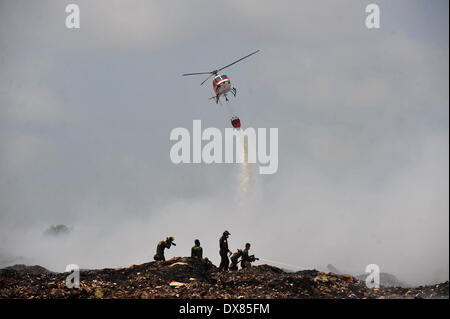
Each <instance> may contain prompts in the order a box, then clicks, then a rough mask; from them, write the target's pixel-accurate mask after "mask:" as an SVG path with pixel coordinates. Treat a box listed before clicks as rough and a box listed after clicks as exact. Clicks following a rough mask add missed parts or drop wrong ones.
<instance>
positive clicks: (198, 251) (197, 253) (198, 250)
mask: <svg viewBox="0 0 450 319" xmlns="http://www.w3.org/2000/svg"><path fill="white" fill-rule="evenodd" d="M194 244H195V246H194V247H192V249H191V258H199V259H202V258H203V248H202V246H200V240H198V239H196V240H195V241H194Z"/></svg>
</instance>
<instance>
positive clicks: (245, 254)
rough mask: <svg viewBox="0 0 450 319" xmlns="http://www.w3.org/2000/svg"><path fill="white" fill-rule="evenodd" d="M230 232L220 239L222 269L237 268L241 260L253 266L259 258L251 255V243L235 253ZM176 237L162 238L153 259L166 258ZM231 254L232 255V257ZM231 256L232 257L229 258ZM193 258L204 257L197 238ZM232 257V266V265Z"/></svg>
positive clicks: (220, 266) (220, 268)
mask: <svg viewBox="0 0 450 319" xmlns="http://www.w3.org/2000/svg"><path fill="white" fill-rule="evenodd" d="M230 235H231V234H230V232H229V231H228V230H226V231H224V232H223V234H222V237H220V239H219V254H220V265H219V270H220V271H227V270H228V269H230V270H237V269H238V264H239V262H240V263H241V268H242V269H244V268H248V267H250V266H251V263H252V262H254V261H256V260H258V258H255V256H254V255H249V250H250V246H251V245H250V243H246V244H245V249H243V250H242V249H238V250H237V251H236V252H235V253H233V252H232V251H231V250H230V249H229V248H228V237H229V236H230ZM174 240H175V238H174V237H167V238H166V240H162V241H160V242H159V243H158V245H157V246H156V254H155V256H153V259H154V260H156V261H159V260H162V261H164V260H166V259H165V257H164V250H165V249H166V248H167V249H170V247H171V246H172V245H174V246H176V244H175V243H174ZM230 256H231V257H230ZM229 257H230V258H229ZM191 258H199V259H202V258H203V248H202V246H200V240H198V239H196V240H195V241H194V246H193V247H192V249H191ZM230 259H231V266H230Z"/></svg>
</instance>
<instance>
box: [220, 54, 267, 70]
mask: <svg viewBox="0 0 450 319" xmlns="http://www.w3.org/2000/svg"><path fill="white" fill-rule="evenodd" d="M258 52H259V50H256V51H255V52H252V53H250V54H249V55H246V56H245V57H243V58H240V59H239V60H236V61H234V62H233V63H231V64H228V65H226V66H224V67H223V68H220V69H219V70H217V71H222V70H223V69H225V68H228V67H229V66H232V65H233V64H235V63H238V62H239V61H242V60H244V59H245V58H248V57H249V56H251V55H253V54H255V53H258Z"/></svg>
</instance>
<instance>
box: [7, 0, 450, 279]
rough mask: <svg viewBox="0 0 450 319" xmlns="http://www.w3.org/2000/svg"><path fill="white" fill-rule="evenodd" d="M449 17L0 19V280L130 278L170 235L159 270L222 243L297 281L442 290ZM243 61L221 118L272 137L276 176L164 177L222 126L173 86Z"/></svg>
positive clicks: (169, 8)
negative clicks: (22, 273)
mask: <svg viewBox="0 0 450 319" xmlns="http://www.w3.org/2000/svg"><path fill="white" fill-rule="evenodd" d="M371 2H374V3H377V4H379V5H380V9H381V28H380V29H370V30H369V29H367V28H366V27H365V24H364V21H365V18H366V13H365V7H366V5H367V4H369V3H371ZM68 3H76V4H78V5H79V6H80V9H81V28H80V29H78V30H74V29H72V30H69V29H67V28H66V27H65V19H66V15H67V14H66V13H65V6H66V5H67V4H68ZM448 6H449V4H448V1H445V0H443V1H438V0H435V1H425V0H422V1H413V0H411V1H400V0H398V1H312V0H311V1H264V3H262V2H261V1H237V0H236V1H147V0H146V1H125V0H122V1H112V0H108V1H106V0H105V1H99V0H98V1H80V0H74V1H56V0H55V1H22V0H19V1H18V0H14V1H13V0H0V74H1V76H0V154H1V160H0V243H1V244H0V264H1V266H5V265H9V264H10V263H19V262H20V263H28V264H40V265H42V266H45V267H48V268H50V269H52V270H56V271H63V270H64V268H65V265H67V264H70V263H75V264H79V265H80V266H81V267H83V268H85V267H96V268H98V267H118V266H128V265H130V264H133V263H143V262H146V261H149V260H151V259H152V257H153V254H154V253H155V248H156V243H157V242H158V241H159V240H162V239H164V238H165V237H167V236H169V235H172V236H175V238H176V240H175V242H176V243H177V246H176V247H173V248H171V249H170V250H169V251H167V253H166V257H167V258H170V257H173V256H185V255H188V254H189V251H190V247H191V246H192V245H193V241H194V239H195V238H199V239H200V241H201V242H202V246H203V247H204V253H205V255H206V256H207V257H208V258H210V259H211V260H212V261H213V262H214V263H216V264H217V263H218V261H219V256H218V238H219V236H220V235H221V233H222V232H223V231H224V230H225V229H227V230H229V231H230V232H231V237H230V248H231V249H233V250H235V249H237V248H242V247H243V246H244V244H245V242H251V243H252V250H253V252H254V253H255V254H256V255H257V256H259V257H261V258H266V259H270V260H274V261H277V262H282V263H285V264H290V265H296V266H298V267H299V268H303V267H305V268H319V269H324V268H325V266H326V265H327V264H328V263H332V264H334V265H335V266H336V267H337V268H339V269H341V270H343V271H347V272H352V273H355V274H360V273H364V270H365V266H366V265H368V264H371V263H375V264H378V265H379V266H380V268H381V271H385V272H390V273H393V274H395V275H396V276H397V277H398V278H400V279H402V280H405V281H407V282H409V283H412V284H417V283H430V282H438V281H444V280H448V274H449V215H448V210H449V197H448V192H449V180H448V175H449V170H448V163H449V138H448V137H449V122H448V116H449V91H448V85H449V73H448V69H449V62H448V61H449V51H448V36H449V30H448V26H449V22H448V21H449V17H448V11H449V8H448ZM257 49H260V50H261V52H260V53H258V54H257V55H255V56H253V57H251V58H249V59H247V60H245V61H243V62H242V63H240V64H237V65H235V66H233V67H231V68H229V69H227V71H226V74H228V75H229V76H230V77H231V81H232V83H233V85H234V86H236V87H237V88H238V96H237V98H236V99H234V98H231V102H230V105H231V107H232V108H233V110H234V111H236V113H237V114H238V115H239V116H240V118H241V120H242V123H243V126H244V127H254V128H258V127H266V128H269V127H276V128H278V130H279V168H278V172H277V173H276V174H274V175H259V174H258V167H257V165H250V167H249V168H248V169H247V170H246V169H245V167H243V165H238V164H228V165H226V164H215V165H214V164H213V165H205V164H196V165H194V164H184V165H174V164H172V162H171V161H170V158H169V151H170V148H171V146H172V145H173V142H171V141H169V134H170V131H171V130H172V129H173V128H176V127H186V128H188V129H191V127H192V120H194V119H201V120H202V125H203V126H204V127H208V126H214V127H218V128H221V129H223V128H225V127H229V126H230V123H229V116H228V113H227V112H226V111H225V110H224V108H223V107H220V106H216V105H215V103H214V102H212V101H209V100H208V98H209V97H210V96H211V95H212V93H211V91H212V90H211V86H210V85H211V83H210V81H208V82H207V83H206V84H205V85H204V86H202V87H200V86H199V84H200V82H201V81H202V80H203V79H204V78H203V77H181V76H180V75H181V74H182V73H187V72H202V71H208V70H212V69H214V68H216V67H220V66H223V65H226V64H228V63H230V62H232V61H233V60H235V59H237V58H239V57H241V56H244V55H246V54H248V53H250V52H252V51H254V50H257ZM243 183H246V185H243ZM52 224H66V225H68V226H70V227H71V228H72V229H73V230H72V232H71V234H70V235H68V236H65V237H60V238H48V237H45V236H43V232H44V231H45V229H47V228H48V227H49V226H50V225H52Z"/></svg>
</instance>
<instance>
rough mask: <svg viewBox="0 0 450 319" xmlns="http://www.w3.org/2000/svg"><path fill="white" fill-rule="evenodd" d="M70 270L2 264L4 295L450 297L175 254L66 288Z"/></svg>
mask: <svg viewBox="0 0 450 319" xmlns="http://www.w3.org/2000/svg"><path fill="white" fill-rule="evenodd" d="M67 276H68V273H54V272H50V271H48V270H46V269H45V268H42V267H39V266H31V267H29V266H23V265H21V266H14V267H9V268H4V269H0V298H1V299H9V298H21V299H22V298H24V299H53V298H87V299H91V298H99V299H102V298H144V299H157V298H221V299H242V298H245V299H247V298H268V299H278V298H330V299H342V298H358V299H359V298H368V299H388V298H394V299H398V298H410V299H411V298H448V297H449V284H448V281H447V282H445V283H441V284H437V285H432V286H420V287H416V288H401V287H380V288H378V289H370V288H367V287H366V285H365V282H364V281H360V280H358V279H357V278H355V277H354V276H352V275H347V274H335V273H332V272H330V273H325V272H319V271H317V270H305V271H299V272H295V273H287V272H284V271H283V270H281V269H279V268H276V267H273V266H269V265H261V266H254V267H251V268H249V269H244V270H238V271H234V272H231V271H229V272H225V273H223V272H219V271H218V269H217V267H216V266H214V265H213V264H212V263H211V262H210V261H209V260H208V259H206V258H205V259H202V260H199V259H192V258H187V257H186V258H181V257H176V258H172V259H171V260H168V261H158V262H150V263H145V264H142V265H132V266H130V267H128V268H119V269H99V270H82V271H81V272H80V287H79V288H78V289H76V288H72V289H69V288H67V287H66V277H67Z"/></svg>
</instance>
